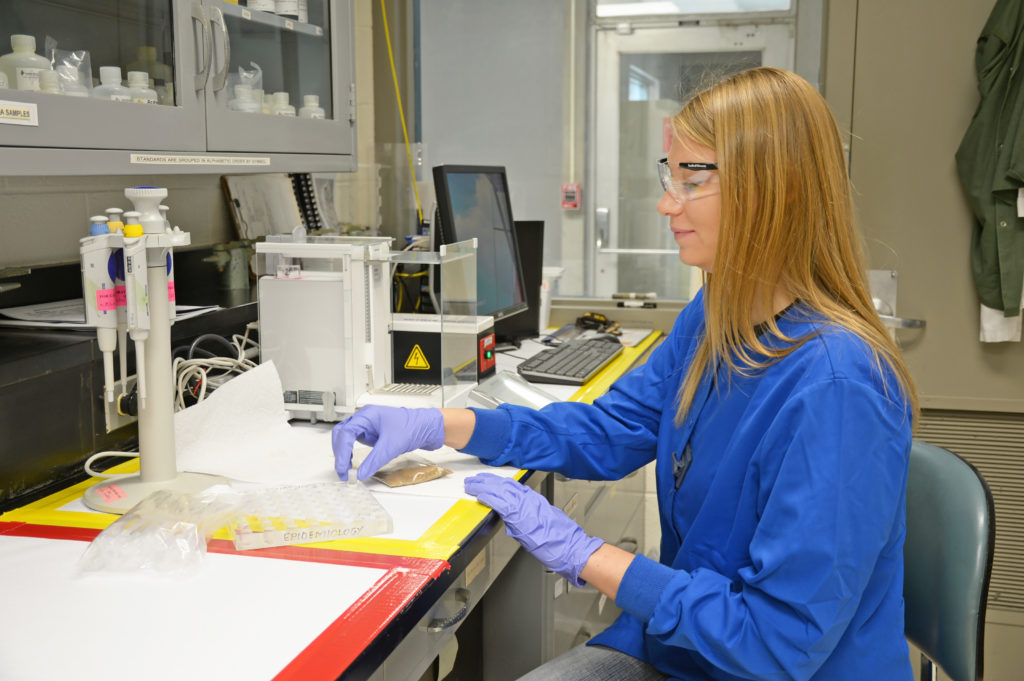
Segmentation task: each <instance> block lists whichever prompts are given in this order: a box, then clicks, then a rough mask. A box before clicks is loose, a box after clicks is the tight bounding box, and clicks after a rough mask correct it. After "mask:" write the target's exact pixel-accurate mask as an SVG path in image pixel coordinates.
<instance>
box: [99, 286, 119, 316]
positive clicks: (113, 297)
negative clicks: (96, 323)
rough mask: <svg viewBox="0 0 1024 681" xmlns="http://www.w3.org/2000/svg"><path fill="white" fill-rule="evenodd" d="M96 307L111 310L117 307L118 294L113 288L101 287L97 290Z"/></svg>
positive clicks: (100, 309)
mask: <svg viewBox="0 0 1024 681" xmlns="http://www.w3.org/2000/svg"><path fill="white" fill-rule="evenodd" d="M96 309H98V310H99V311H100V312H110V311H111V310H116V309H117V294H116V293H115V292H114V289H112V288H101V289H100V290H98V291H96Z"/></svg>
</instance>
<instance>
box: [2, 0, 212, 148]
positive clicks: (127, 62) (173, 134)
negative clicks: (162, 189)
mask: <svg viewBox="0 0 1024 681" xmlns="http://www.w3.org/2000/svg"><path fill="white" fill-rule="evenodd" d="M204 16H205V15H204V13H203V8H202V5H201V4H200V0H48V1H47V2H40V1H39V0H4V1H3V2H0V27H3V29H4V30H3V31H0V41H2V44H0V53H7V52H9V51H10V50H11V49H12V48H11V47H10V46H9V45H8V41H9V39H10V36H12V35H16V36H18V37H17V38H14V39H13V40H14V41H18V42H21V43H24V42H25V41H26V40H27V45H26V46H24V47H23V49H27V53H23V54H28V55H31V54H33V53H34V55H35V57H33V59H35V60H36V62H37V63H36V65H35V66H36V67H38V66H39V63H45V62H46V61H49V63H50V66H49V67H48V68H46V69H44V70H46V71H53V72H54V74H55V75H57V78H55V79H54V81H53V82H52V83H50V84H49V87H48V88H47V87H46V84H44V85H42V86H41V85H40V78H41V77H38V76H37V77H35V78H33V79H30V80H25V81H24V82H20V83H19V82H16V79H15V78H13V77H12V78H8V79H7V81H8V82H7V86H6V87H4V88H0V101H2V102H3V104H4V109H5V110H7V111H14V112H16V113H23V114H25V120H17V119H16V118H14V117H12V116H0V146H10V147H37V148H39V147H45V148H47V151H46V152H45V153H48V154H51V155H53V156H51V157H53V158H55V159H56V160H57V161H58V162H59V158H58V157H57V156H56V155H57V154H59V153H60V152H59V151H53V150H54V149H128V150H133V151H143V150H168V149H174V150H179V151H199V150H203V149H205V146H206V139H205V136H206V135H205V129H204V120H203V110H202V103H201V96H202V92H201V90H202V84H201V78H202V71H203V66H204V60H203V56H202V51H201V50H202V46H203V44H204V43H203V39H204V35H205V33H204V28H203V27H204V26H205V20H204ZM38 59H42V60H43V62H38ZM4 61H5V62H7V60H6V59H5V60H4ZM9 64H10V63H9V62H7V63H6V64H5V66H4V67H0V71H9V70H10V69H9V68H6V66H8V65H9ZM110 67H117V69H119V70H120V73H119V74H117V73H116V72H115V71H113V70H112V69H111V68H110ZM101 69H104V72H105V73H107V74H108V77H107V80H108V82H113V81H114V80H115V79H116V78H117V77H118V76H119V77H120V80H121V81H122V83H124V82H125V81H127V80H128V78H129V75H128V74H129V73H131V72H140V73H139V75H141V80H142V81H143V82H145V83H147V85H149V87H148V88H143V89H145V90H146V91H147V93H148V95H151V96H145V97H143V96H140V95H139V94H138V93H135V94H132V93H129V91H128V90H122V89H117V90H116V92H114V93H113V94H111V95H110V96H111V97H112V98H110V99H102V98H99V97H97V96H95V95H96V94H97V92H98V91H99V90H98V89H97V87H96V86H98V85H100V82H99V76H100V73H101V71H100V70H101ZM35 70H36V69H35V68H33V69H32V71H35ZM46 75H47V76H50V75H52V74H46ZM73 95H80V96H73ZM154 99H155V100H156V101H154ZM132 100H135V101H132ZM143 102H144V103H143ZM42 153H43V152H40V154H42Z"/></svg>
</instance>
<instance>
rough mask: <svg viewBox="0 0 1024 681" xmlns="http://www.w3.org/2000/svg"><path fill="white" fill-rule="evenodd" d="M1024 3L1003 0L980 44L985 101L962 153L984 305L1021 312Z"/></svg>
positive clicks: (959, 164)
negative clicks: (1019, 201)
mask: <svg viewBox="0 0 1024 681" xmlns="http://www.w3.org/2000/svg"><path fill="white" fill-rule="evenodd" d="M1022 62H1024V0H997V2H996V5H995V7H994V8H993V9H992V13H991V14H990V15H989V19H988V22H987V23H986V24H985V28H984V29H982V32H981V36H980V37H979V38H978V44H977V49H976V51H975V67H976V70H977V74H978V91H979V93H980V94H981V101H980V102H979V104H978V108H977V110H976V111H975V112H974V117H973V118H972V119H971V123H970V125H969V126H968V127H967V132H966V133H965V134H964V138H963V140H962V141H961V142H960V148H959V149H958V150H957V152H956V163H957V170H958V171H959V174H960V180H961V182H962V183H963V186H964V189H965V191H966V192H967V198H968V201H969V203H970V206H971V210H972V212H973V213H974V217H975V225H974V229H973V233H972V237H971V268H972V270H973V273H974V281H975V285H976V286H977V289H978V297H979V298H980V299H981V302H982V304H984V305H986V306H988V307H991V308H994V309H996V310H1003V313H1004V314H1005V316H1007V317H1013V316H1016V315H1018V314H1020V310H1021V288H1022V283H1024V219H1022V218H1019V217H1017V190H1018V189H1019V188H1021V187H1024V88H1022V87H1021V81H1020V76H1019V75H1018V72H1019V70H1020V69H1021V68H1022V66H1024V63H1022Z"/></svg>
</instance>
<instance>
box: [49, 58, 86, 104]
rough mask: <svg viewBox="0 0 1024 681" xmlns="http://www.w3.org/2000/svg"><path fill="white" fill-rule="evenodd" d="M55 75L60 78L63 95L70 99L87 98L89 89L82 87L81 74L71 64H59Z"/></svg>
mask: <svg viewBox="0 0 1024 681" xmlns="http://www.w3.org/2000/svg"><path fill="white" fill-rule="evenodd" d="M56 73H57V75H58V76H59V77H60V88H61V90H63V91H64V94H66V95H70V96H72V97H88V96H89V89H88V88H87V87H85V86H84V85H82V78H81V76H82V74H81V73H79V71H78V69H77V68H75V67H74V66H72V65H71V64H60V65H59V66H58V67H57V71H56Z"/></svg>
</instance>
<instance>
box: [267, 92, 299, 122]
mask: <svg viewBox="0 0 1024 681" xmlns="http://www.w3.org/2000/svg"><path fill="white" fill-rule="evenodd" d="M271 113H273V114H274V115H276V116H294V115H295V107H294V106H292V105H291V104H289V103H288V93H287V92H275V93H274V108H273V110H272V111H271Z"/></svg>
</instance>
